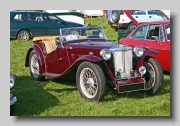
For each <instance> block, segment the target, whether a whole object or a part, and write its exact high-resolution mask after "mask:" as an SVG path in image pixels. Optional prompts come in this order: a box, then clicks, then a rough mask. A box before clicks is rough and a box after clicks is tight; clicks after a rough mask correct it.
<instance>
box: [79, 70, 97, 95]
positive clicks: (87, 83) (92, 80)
mask: <svg viewBox="0 0 180 126" xmlns="http://www.w3.org/2000/svg"><path fill="white" fill-rule="evenodd" d="M80 86H81V89H82V92H83V93H84V94H85V95H86V97H88V98H93V97H94V96H95V95H96V93H97V90H98V82H97V77H96V75H95V73H94V72H93V71H92V70H91V69H90V68H84V69H83V70H82V71H81V73H80Z"/></svg>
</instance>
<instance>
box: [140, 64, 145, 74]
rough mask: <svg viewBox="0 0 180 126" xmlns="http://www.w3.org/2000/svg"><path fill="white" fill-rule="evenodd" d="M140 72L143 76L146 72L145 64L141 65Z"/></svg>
mask: <svg viewBox="0 0 180 126" xmlns="http://www.w3.org/2000/svg"><path fill="white" fill-rule="evenodd" d="M139 73H140V74H141V76H143V75H144V74H146V67H145V66H141V67H139Z"/></svg>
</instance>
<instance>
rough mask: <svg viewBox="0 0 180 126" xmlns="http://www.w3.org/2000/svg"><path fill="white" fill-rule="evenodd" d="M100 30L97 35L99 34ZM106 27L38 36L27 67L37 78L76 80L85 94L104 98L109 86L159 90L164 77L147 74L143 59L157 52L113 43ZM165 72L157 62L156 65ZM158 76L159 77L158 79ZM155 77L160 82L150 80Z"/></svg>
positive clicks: (152, 91) (132, 89)
mask: <svg viewBox="0 0 180 126" xmlns="http://www.w3.org/2000/svg"><path fill="white" fill-rule="evenodd" d="M97 33H98V34H97ZM105 36H106V35H105V33H104V30H103V27H81V28H66V29H60V36H49V37H35V38H33V42H34V45H32V46H31V47H30V48H29V50H28V51H27V56H26V61H25V66H26V67H29V68H30V73H31V76H32V77H33V78H34V79H35V80H38V81H42V80H44V79H45V77H49V78H72V79H75V80H76V84H77V87H78V90H79V92H80V94H81V96H82V97H84V98H86V99H89V100H100V99H103V97H104V95H105V91H106V86H113V88H114V90H117V91H118V92H119V93H124V92H131V91H139V90H143V91H144V92H146V93H148V94H155V93H157V92H158V91H159V89H160V87H161V85H162V81H163V76H162V74H158V75H156V74H155V76H158V77H155V78H154V77H151V76H149V75H147V74H146V73H148V72H146V68H147V64H144V63H145V62H144V59H145V58H146V59H147V57H151V56H152V55H156V54H157V52H156V51H153V50H144V51H143V50H142V48H141V47H135V48H134V49H136V50H137V51H133V49H132V48H131V47H130V46H124V45H121V44H120V45H118V44H114V43H113V42H111V41H108V40H107V39H106V37H105ZM153 65H155V66H156V67H157V69H156V68H155V69H156V72H157V73H162V69H161V67H160V66H159V64H158V62H157V63H155V64H153ZM156 79H157V80H156ZM152 80H156V81H157V83H156V84H155V86H154V85H151V84H149V83H151V82H152Z"/></svg>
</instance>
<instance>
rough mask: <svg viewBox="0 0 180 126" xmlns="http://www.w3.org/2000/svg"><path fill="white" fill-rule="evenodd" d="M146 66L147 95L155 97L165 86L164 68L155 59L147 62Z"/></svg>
mask: <svg viewBox="0 0 180 126" xmlns="http://www.w3.org/2000/svg"><path fill="white" fill-rule="evenodd" d="M144 66H145V67H146V71H147V72H146V74H145V79H146V85H145V93H146V94H148V95H154V94H156V93H158V92H159V90H160V88H161V86H162V84H163V79H164V78H163V77H164V76H163V70H162V67H161V66H160V64H159V62H158V61H157V60H156V59H154V58H149V59H148V60H147V61H146V62H144Z"/></svg>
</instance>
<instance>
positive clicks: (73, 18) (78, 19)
mask: <svg viewBox="0 0 180 126" xmlns="http://www.w3.org/2000/svg"><path fill="white" fill-rule="evenodd" d="M45 11H46V12H48V13H52V14H55V15H56V16H58V17H59V18H61V19H63V20H65V21H70V22H75V23H78V24H82V25H84V24H85V21H84V12H83V10H45Z"/></svg>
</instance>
